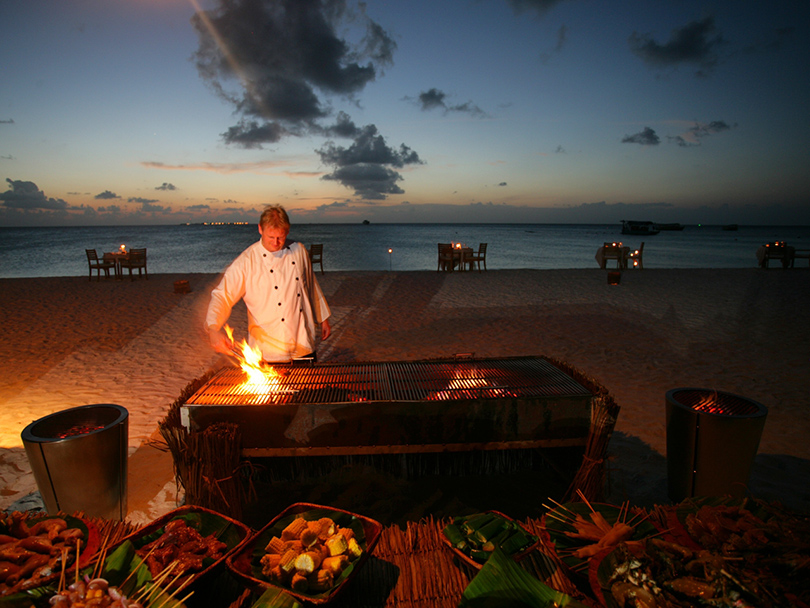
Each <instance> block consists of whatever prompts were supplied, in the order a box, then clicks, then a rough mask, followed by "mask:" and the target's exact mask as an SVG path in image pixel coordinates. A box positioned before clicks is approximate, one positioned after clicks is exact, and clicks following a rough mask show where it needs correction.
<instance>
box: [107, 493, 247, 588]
mask: <svg viewBox="0 0 810 608" xmlns="http://www.w3.org/2000/svg"><path fill="white" fill-rule="evenodd" d="M172 522H174V525H177V524H179V523H183V524H185V525H186V526H187V527H188V528H191V529H192V530H193V531H196V533H198V535H199V536H200V537H203V538H209V537H213V538H214V539H216V540H217V541H218V542H219V543H222V544H223V545H224V547H221V548H220V550H219V551H218V552H217V553H216V554H215V555H214V556H207V557H205V558H203V559H202V560H201V561H200V562H199V563H197V564H195V565H194V567H188V569H187V571H188V576H185V577H181V578H179V579H178V584H183V585H185V586H189V585H192V584H194V583H196V582H197V581H198V580H200V579H201V578H203V577H204V576H206V575H207V574H209V573H210V572H212V571H213V570H214V569H216V568H217V566H219V565H220V564H222V563H224V562H225V559H226V558H227V557H228V555H230V554H231V553H233V552H234V551H236V550H238V548H239V546H240V545H242V544H243V543H244V542H246V541H247V539H248V538H249V536H250V533H251V530H250V528H249V527H248V526H246V525H245V524H243V523H241V522H239V521H237V520H235V519H231V518H230V517H227V516H225V515H222V514H221V513H217V512H216V511H212V510H210V509H206V508H203V507H198V506H194V505H186V506H183V507H180V508H178V509H175V510H174V511H170V512H169V513H166V514H165V515H162V516H161V517H158V518H157V519H155V520H154V521H152V522H151V523H149V524H147V525H146V526H144V527H143V528H141V529H140V530H137V531H136V532H134V533H133V534H130V535H129V536H127V537H126V538H124V539H123V540H122V541H121V543H120V544H123V543H127V542H129V543H132V545H133V547H134V548H135V550H136V552H139V553H141V554H145V553H148V550H149V548H151V547H152V546H157V544H159V543H160V542H161V538H162V536H163V535H164V533H165V530H166V527H167V525H168V524H170V523H172ZM195 536H196V535H195ZM167 544H168V543H165V544H164V546H166V545H167ZM154 555H155V554H154V553H153V554H152V555H150V556H149V557H146V560H147V563H149V562H150V561H151V559H152V558H153V557H154ZM177 556H178V553H176V552H175V553H173V555H172V557H173V558H174V559H176V558H177ZM185 563H186V564H187V565H188V564H189V563H190V562H189V561H188V560H185ZM150 565H151V564H150ZM154 569H155V568H154V567H153V570H154ZM160 569H162V568H160ZM152 574H153V575H154V574H155V572H153V573H152ZM174 574H175V576H176V575H177V574H178V572H177V571H176V570H175V572H174Z"/></svg>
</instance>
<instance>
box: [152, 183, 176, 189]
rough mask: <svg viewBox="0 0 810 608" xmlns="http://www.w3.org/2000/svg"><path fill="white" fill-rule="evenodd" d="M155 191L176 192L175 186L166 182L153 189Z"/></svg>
mask: <svg viewBox="0 0 810 608" xmlns="http://www.w3.org/2000/svg"><path fill="white" fill-rule="evenodd" d="M155 190H177V186H175V185H174V184H170V183H168V182H163V183H162V184H161V185H160V186H157V187H155Z"/></svg>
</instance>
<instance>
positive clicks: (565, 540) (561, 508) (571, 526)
mask: <svg viewBox="0 0 810 608" xmlns="http://www.w3.org/2000/svg"><path fill="white" fill-rule="evenodd" d="M628 511H629V509H628V508H627V507H624V506H621V507H617V506H615V505H610V504H602V503H587V502H570V503H565V504H558V505H557V507H556V508H555V509H552V510H550V511H548V512H547V513H546V514H545V515H544V516H543V528H544V530H545V533H546V534H547V535H548V540H549V541H550V544H551V546H552V547H553V548H554V551H555V553H556V554H557V556H558V557H559V558H560V560H561V561H562V562H563V564H565V565H566V566H567V567H568V568H569V569H570V570H572V571H574V572H581V571H583V570H584V569H585V568H587V567H588V563H589V561H590V558H591V557H592V556H594V555H596V554H598V553H600V552H602V551H604V550H605V549H608V548H610V547H612V546H614V545H615V544H617V542H619V541H622V540H623V541H641V540H643V539H645V538H648V537H650V536H654V535H656V534H658V533H659V531H658V529H657V528H656V527H655V526H654V525H653V524H652V523H650V522H649V521H648V520H647V518H646V514H644V513H643V512H639V513H635V514H633V513H629V512H628ZM594 514H595V515H594ZM600 517H601V520H600V519H599V518H600ZM575 519H576V520H577V521H585V522H588V523H592V522H593V520H594V519H596V520H597V521H604V522H605V523H606V524H607V526H609V527H610V529H611V530H612V531H611V532H607V531H604V532H603V534H602V537H601V540H600V539H599V538H584V537H582V536H581V535H580V531H581V529H580V530H578V528H577V525H575V523H574V521H575ZM613 541H616V542H613ZM600 543H601V546H600Z"/></svg>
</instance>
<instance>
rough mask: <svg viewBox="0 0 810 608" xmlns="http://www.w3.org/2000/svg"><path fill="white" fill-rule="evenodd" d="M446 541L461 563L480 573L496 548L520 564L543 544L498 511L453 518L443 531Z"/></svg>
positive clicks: (443, 538)
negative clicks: (520, 561) (478, 570)
mask: <svg viewBox="0 0 810 608" xmlns="http://www.w3.org/2000/svg"><path fill="white" fill-rule="evenodd" d="M487 528H489V529H490V531H487ZM476 535H477V538H476ZM442 541H443V542H444V544H445V545H447V546H448V547H449V548H450V550H451V551H453V553H455V554H456V556H457V557H458V558H459V559H460V560H461V561H463V562H464V563H466V564H469V565H470V566H472V567H473V568H478V569H480V568H481V567H482V566H483V565H484V564H485V563H486V562H487V560H488V559H489V557H490V555H491V554H492V552H493V551H494V550H495V547H498V548H499V549H501V550H502V551H503V552H504V554H505V555H506V556H507V557H510V558H512V559H514V560H515V561H519V560H521V559H522V558H524V557H525V556H526V555H528V554H529V553H531V552H532V551H533V550H534V549H536V548H537V546H538V545H539V544H540V539H539V538H538V537H537V536H535V535H534V534H532V533H531V532H529V531H528V530H526V528H524V527H523V526H522V525H520V524H519V523H518V522H516V521H515V520H513V519H512V518H511V517H509V516H507V515H504V514H503V513H500V512H498V511H484V512H483V513H476V514H473V515H468V516H465V517H455V518H453V521H452V522H451V523H450V524H448V525H447V526H445V527H444V529H443V530H442Z"/></svg>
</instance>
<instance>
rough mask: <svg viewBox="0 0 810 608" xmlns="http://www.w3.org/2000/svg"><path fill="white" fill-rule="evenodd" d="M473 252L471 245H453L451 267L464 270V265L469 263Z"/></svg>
mask: <svg viewBox="0 0 810 608" xmlns="http://www.w3.org/2000/svg"><path fill="white" fill-rule="evenodd" d="M472 254H473V250H472V247H465V246H461V247H458V246H454V247H453V268H454V269H455V268H458V269H459V270H466V268H465V266H466V265H467V264H469V263H470V261H469V260H470V257H471V256H472Z"/></svg>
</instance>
